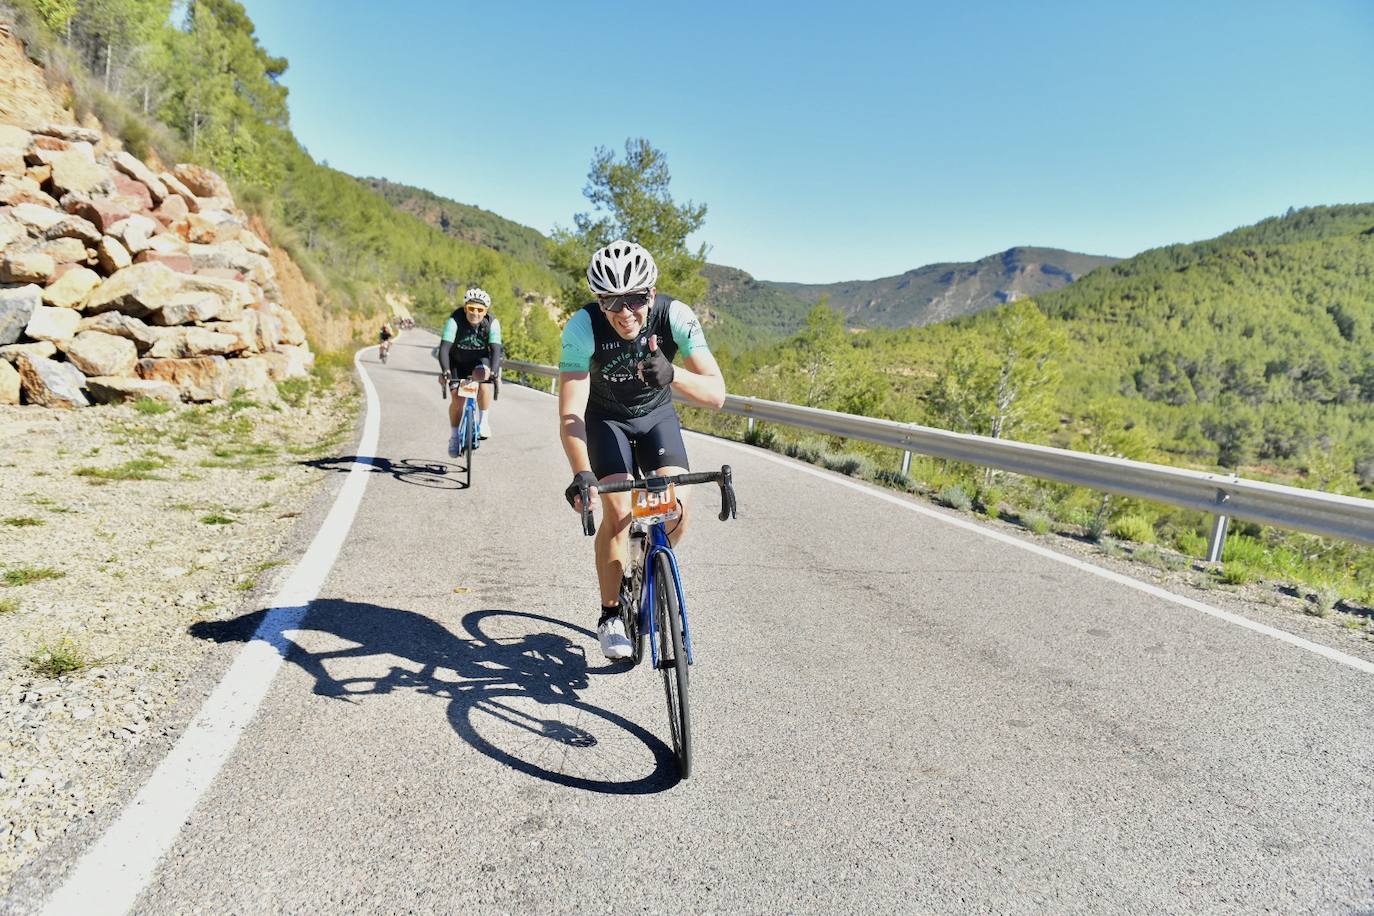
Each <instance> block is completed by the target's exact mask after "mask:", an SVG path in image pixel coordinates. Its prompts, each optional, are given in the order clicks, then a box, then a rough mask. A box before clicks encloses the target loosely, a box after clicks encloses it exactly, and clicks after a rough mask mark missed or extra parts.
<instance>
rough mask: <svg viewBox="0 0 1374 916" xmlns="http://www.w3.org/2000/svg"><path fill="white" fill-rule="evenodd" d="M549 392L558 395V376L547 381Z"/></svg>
mask: <svg viewBox="0 0 1374 916" xmlns="http://www.w3.org/2000/svg"><path fill="white" fill-rule="evenodd" d="M549 391H551V392H553V393H554V394H558V376H556V375H555V376H552V377H551V378H550V379H549Z"/></svg>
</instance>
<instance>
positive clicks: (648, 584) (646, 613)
mask: <svg viewBox="0 0 1374 916" xmlns="http://www.w3.org/2000/svg"><path fill="white" fill-rule="evenodd" d="M644 536H645V537H646V538H648V546H647V548H646V549H645V551H644V583H643V585H642V586H641V587H640V596H641V597H640V602H639V631H640V633H642V634H647V635H648V637H649V650H650V653H651V655H650V659H651V661H652V663H653V667H654V669H655V670H657V669H658V662H659V658H658V640H657V638H656V637H657V635H658V630H657V627H656V625H655V623H654V576H653V569H654V560H655V559H657V558H658V555H659V554H665V555H667V557H668V569H669V570H670V571H671V572H672V574H673V588H674V589H675V590H676V591H677V606H678V610H679V611H680V612H681V616H682V648H683V649H685V650H686V652H687V664H689V665H690V664H692V663H693V662H692V629H691V627H690V626H688V624H687V599H686V597H685V596H684V595H683V593H682V574H681V572H679V571H678V566H677V555H676V554H674V553H673V547H672V545H671V544H669V543H668V532H667V530H666V529H664V527H663V523H662V522H655V523H654V524H653V525H652V526H650V528H649V530H648V531H647V532H646V533H645V535H644Z"/></svg>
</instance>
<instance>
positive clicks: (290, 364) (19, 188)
mask: <svg viewBox="0 0 1374 916" xmlns="http://www.w3.org/2000/svg"><path fill="white" fill-rule="evenodd" d="M105 147H106V142H105V141H104V138H103V136H102V134H101V133H100V132H99V131H95V130H91V129H89V128H84V127H76V126H72V125H57V124H55V125H48V126H43V127H40V128H38V129H36V130H32V131H31V130H27V129H24V128H21V127H16V126H12V125H4V124H0V404H19V403H24V404H39V405H43V406H47V407H85V406H88V405H89V404H91V403H110V402H119V401H124V400H131V399H138V398H143V397H147V398H152V399H155V400H161V401H168V402H176V401H194V402H204V401H217V400H223V399H226V398H228V397H229V396H230V395H231V394H232V393H233V392H234V391H237V390H243V391H246V392H249V393H252V394H263V395H267V396H273V395H274V386H273V383H274V382H277V381H281V380H284V379H288V378H292V377H298V376H304V375H306V374H307V373H308V371H309V368H310V366H311V365H312V363H313V361H314V355H313V354H312V353H311V351H310V347H309V345H308V344H307V343H306V338H305V331H304V329H303V328H302V327H301V324H300V322H299V321H297V319H296V318H295V316H293V315H292V313H291V312H290V311H288V310H287V309H286V308H284V307H283V306H282V305H281V300H282V290H281V286H280V285H279V283H278V280H277V272H276V269H275V268H274V267H273V264H272V258H271V254H272V252H271V249H270V248H269V247H268V245H267V244H266V243H265V242H264V240H263V239H261V238H259V236H258V235H257V234H256V233H254V232H253V231H252V229H250V228H249V220H248V217H247V216H246V215H245V214H244V213H243V212H242V211H241V210H239V209H238V208H237V207H236V206H235V203H234V200H233V197H232V195H231V193H230V190H229V187H228V185H227V184H226V183H225V182H224V180H223V179H222V178H220V176H218V175H216V174H215V173H214V172H212V171H210V170H209V169H206V168H204V167H202V166H198V165H192V164H181V165H177V166H175V167H174V168H172V169H171V170H166V169H161V168H157V169H155V168H153V167H150V166H149V165H148V164H147V163H145V162H143V161H141V160H139V159H138V158H136V157H135V156H133V155H131V154H129V153H128V152H124V151H121V150H116V149H110V148H105ZM102 150H103V151H102Z"/></svg>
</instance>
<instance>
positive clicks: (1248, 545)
mask: <svg viewBox="0 0 1374 916" xmlns="http://www.w3.org/2000/svg"><path fill="white" fill-rule="evenodd" d="M1268 553H1269V551H1268V550H1267V549H1266V548H1265V546H1264V545H1263V544H1262V543H1260V542H1259V541H1258V540H1256V539H1255V538H1252V537H1248V536H1246V535H1243V534H1233V535H1231V536H1230V537H1228V538H1227V539H1226V545H1225V546H1224V547H1222V549H1221V560H1222V562H1223V563H1230V562H1232V561H1233V560H1236V561H1240V562H1242V563H1244V564H1246V565H1247V566H1261V565H1264V564H1265V562H1266V561H1267V560H1268V559H1269V557H1268Z"/></svg>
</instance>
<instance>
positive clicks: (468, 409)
mask: <svg viewBox="0 0 1374 916" xmlns="http://www.w3.org/2000/svg"><path fill="white" fill-rule="evenodd" d="M495 382H496V380H495V379H484V380H483V381H481V382H478V381H475V380H473V379H470V378H465V379H456V378H455V379H449V382H448V385H446V386H445V389H446V390H445V391H444V394H443V396H444V397H445V399H447V397H448V389H451V390H455V391H457V392H458V397H460V398H462V399H463V417H462V419H461V420H459V421H458V441H459V442H460V443H461V445H460V446H459V451H458V455H459V456H460V457H461V458H462V459H463V474H464V477H465V480H464V481H463V484H464V488H467V487H471V486H472V453H473V452H474V451H476V450H477V435H478V432H479V430H478V429H477V386H478V385H493V384H495ZM496 390H497V391H498V392H499V391H500V389H499V388H497V389H496Z"/></svg>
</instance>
